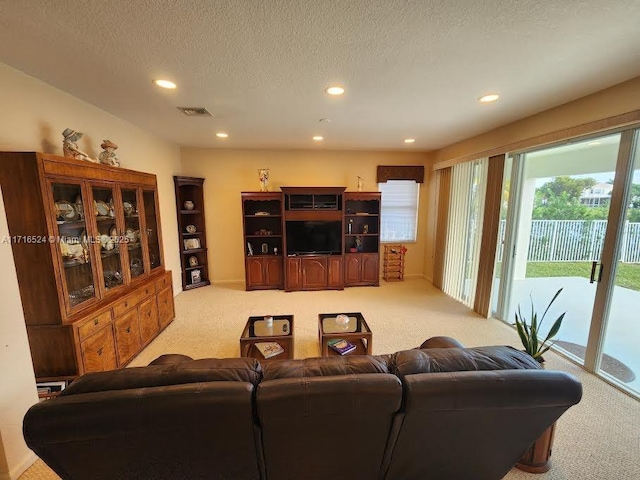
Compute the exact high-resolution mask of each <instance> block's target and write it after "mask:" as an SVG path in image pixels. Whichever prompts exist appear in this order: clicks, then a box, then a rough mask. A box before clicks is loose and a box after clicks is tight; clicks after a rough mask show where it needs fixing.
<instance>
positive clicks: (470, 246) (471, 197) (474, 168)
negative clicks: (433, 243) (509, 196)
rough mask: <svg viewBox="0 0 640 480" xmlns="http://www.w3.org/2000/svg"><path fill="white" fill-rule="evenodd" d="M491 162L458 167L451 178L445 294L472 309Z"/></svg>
mask: <svg viewBox="0 0 640 480" xmlns="http://www.w3.org/2000/svg"><path fill="white" fill-rule="evenodd" d="M488 168H489V159H488V158H483V159H480V160H475V161H472V162H466V163H461V164H459V165H455V166H454V167H453V169H452V175H451V193H450V198H449V219H448V224H447V243H446V249H445V265H444V275H443V291H444V292H445V293H446V294H447V295H450V296H451V297H453V298H455V299H456V300H459V301H460V302H462V303H464V304H465V305H467V306H468V307H473V302H474V297H475V292H476V285H477V278H478V264H479V258H480V240H481V237H482V220H483V212H484V200H485V196H486V186H487V172H488Z"/></svg>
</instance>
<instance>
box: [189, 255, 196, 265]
mask: <svg viewBox="0 0 640 480" xmlns="http://www.w3.org/2000/svg"><path fill="white" fill-rule="evenodd" d="M189 266H190V267H197V266H198V257H195V256H192V257H189Z"/></svg>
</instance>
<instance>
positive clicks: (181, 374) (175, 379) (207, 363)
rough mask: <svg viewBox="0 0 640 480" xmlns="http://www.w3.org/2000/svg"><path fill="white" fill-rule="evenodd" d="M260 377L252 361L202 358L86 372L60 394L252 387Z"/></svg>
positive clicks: (254, 362) (258, 366) (259, 369)
mask: <svg viewBox="0 0 640 480" xmlns="http://www.w3.org/2000/svg"><path fill="white" fill-rule="evenodd" d="M261 378H262V367H261V366H260V363H259V362H258V361H257V360H256V359H253V358H203V359H200V360H191V361H186V362H182V363H177V364H168V365H152V366H149V367H134V368H124V369H121V370H112V371H109V372H95V373H87V374H85V375H83V376H82V377H80V378H79V379H78V380H76V381H75V382H73V383H72V384H71V385H70V386H69V387H68V388H66V389H65V390H64V391H63V392H62V395H76V394H80V393H90V392H102V391H107V390H127V389H131V388H145V387H160V386H167V385H180V384H185V383H196V382H222V381H227V382H247V383H251V384H253V385H254V386H255V385H257V384H258V383H260V379H261Z"/></svg>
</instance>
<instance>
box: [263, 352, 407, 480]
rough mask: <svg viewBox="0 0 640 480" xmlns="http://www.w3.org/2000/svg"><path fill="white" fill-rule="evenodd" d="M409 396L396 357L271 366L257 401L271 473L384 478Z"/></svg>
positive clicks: (273, 476) (286, 478)
mask: <svg viewBox="0 0 640 480" xmlns="http://www.w3.org/2000/svg"><path fill="white" fill-rule="evenodd" d="M401 403H402V385H401V383H400V380H399V379H398V377H397V376H396V375H393V374H390V373H389V370H388V357H366V356H346V357H326V358H312V359H307V360H284V361H279V362H273V363H270V364H268V365H266V366H265V367H264V378H263V380H262V382H261V383H260V385H258V391H257V398H256V404H257V408H258V419H259V422H260V427H261V428H260V430H261V432H262V444H263V446H264V461H265V468H266V474H267V478H268V479H269V480H290V479H305V480H325V479H327V478H331V479H351V480H352V479H360V480H377V479H378V477H379V474H380V469H381V466H382V460H383V458H384V453H385V449H386V446H387V439H388V438H389V435H390V432H391V425H392V423H393V419H394V417H395V415H396V412H397V411H398V410H399V409H400V405H401Z"/></svg>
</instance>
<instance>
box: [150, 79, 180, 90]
mask: <svg viewBox="0 0 640 480" xmlns="http://www.w3.org/2000/svg"><path fill="white" fill-rule="evenodd" d="M153 83H155V84H156V85H157V86H159V87H162V88H168V89H170V90H173V89H174V88H176V87H177V85H176V84H175V83H173V82H172V81H170V80H154V81H153Z"/></svg>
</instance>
